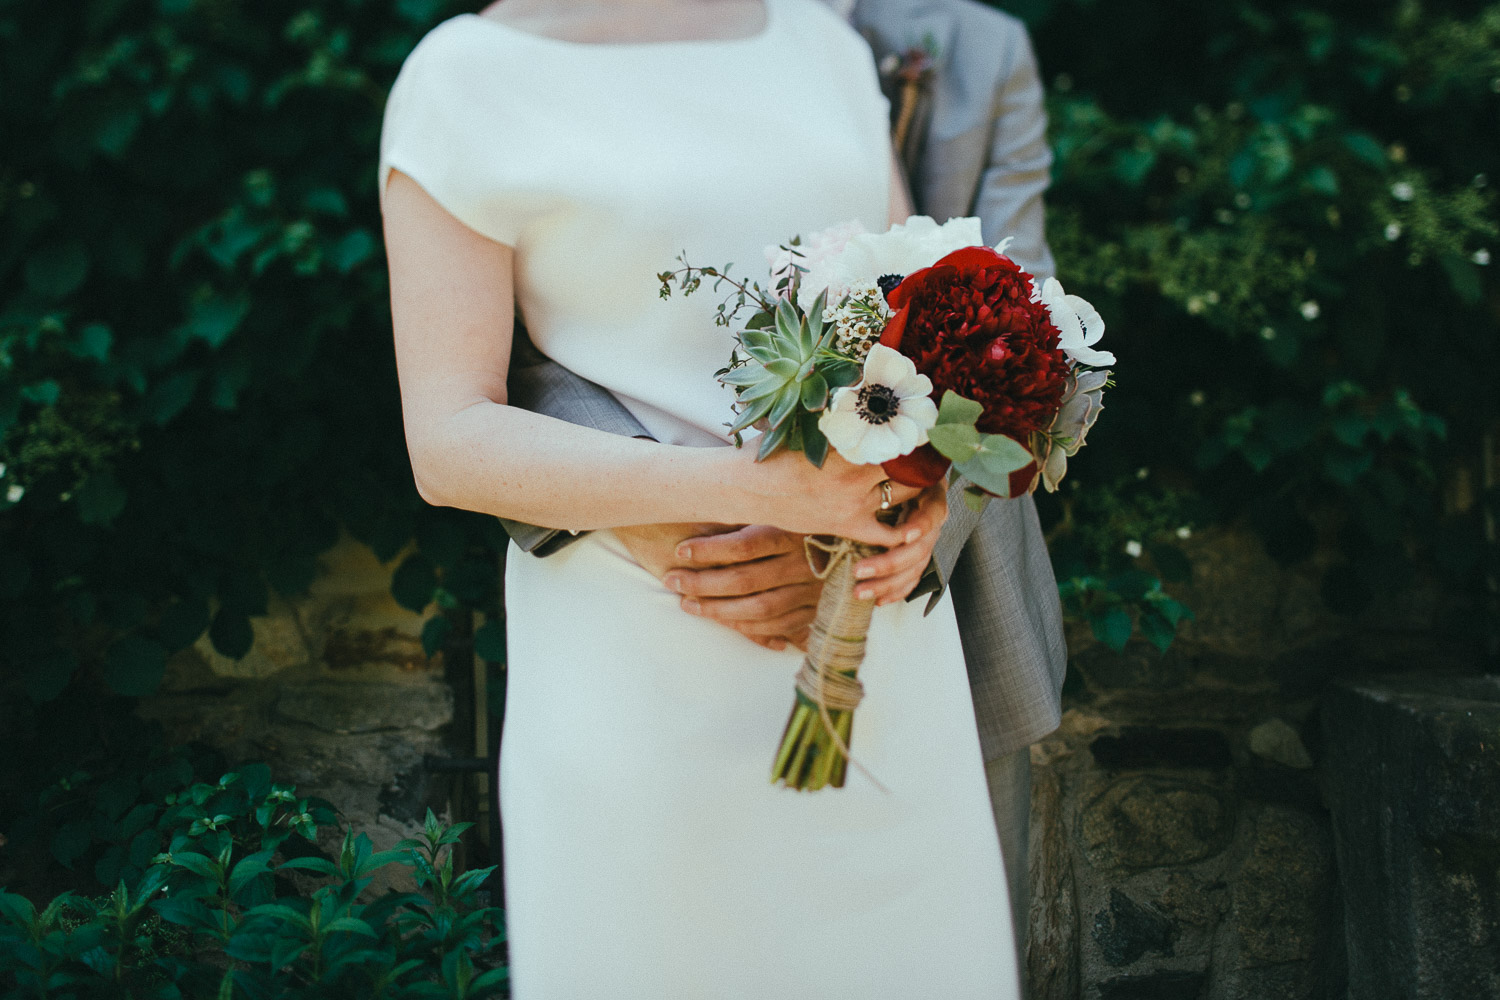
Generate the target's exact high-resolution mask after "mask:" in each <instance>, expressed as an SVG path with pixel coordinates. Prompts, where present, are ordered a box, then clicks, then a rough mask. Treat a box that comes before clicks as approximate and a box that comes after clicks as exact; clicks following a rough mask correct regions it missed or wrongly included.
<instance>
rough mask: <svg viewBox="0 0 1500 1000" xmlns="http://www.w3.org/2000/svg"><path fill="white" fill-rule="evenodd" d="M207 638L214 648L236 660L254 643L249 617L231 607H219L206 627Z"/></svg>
mask: <svg viewBox="0 0 1500 1000" xmlns="http://www.w3.org/2000/svg"><path fill="white" fill-rule="evenodd" d="M208 638H209V641H210V642H212V643H213V647H214V649H216V650H218V652H219V653H221V654H223V655H224V656H227V657H229V658H230V659H231V660H238V659H241V658H243V657H244V656H245V654H246V653H249V652H250V647H251V646H253V645H254V644H255V630H254V629H253V628H251V626H250V617H249V616H248V615H246V614H245V613H244V612H243V611H236V610H235V609H233V608H227V607H224V608H220V609H219V611H218V613H217V614H215V615H214V620H213V622H212V623H211V624H210V625H209V627H208Z"/></svg>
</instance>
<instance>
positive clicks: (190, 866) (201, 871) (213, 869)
mask: <svg viewBox="0 0 1500 1000" xmlns="http://www.w3.org/2000/svg"><path fill="white" fill-rule="evenodd" d="M172 864H174V865H176V866H177V867H178V868H186V869H187V870H188V871H190V872H192V873H193V874H194V875H197V876H199V877H201V878H206V879H208V880H209V881H210V882H213V883H215V884H217V883H218V881H219V869H218V866H217V865H216V864H215V862H214V859H213V858H210V857H209V856H208V855H206V854H199V853H197V852H196V851H176V852H174V853H173V854H172Z"/></svg>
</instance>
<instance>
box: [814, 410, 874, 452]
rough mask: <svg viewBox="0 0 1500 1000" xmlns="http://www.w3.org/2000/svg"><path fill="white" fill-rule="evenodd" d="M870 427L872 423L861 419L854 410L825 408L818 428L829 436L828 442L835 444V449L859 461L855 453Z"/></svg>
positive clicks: (824, 434) (819, 419)
mask: <svg viewBox="0 0 1500 1000" xmlns="http://www.w3.org/2000/svg"><path fill="white" fill-rule="evenodd" d="M869 429H870V425H869V424H867V423H865V422H864V421H863V420H861V419H859V416H858V414H856V413H854V412H853V411H852V410H845V411H836V410H824V411H823V415H822V416H820V417H819V418H818V430H820V431H822V432H823V436H824V437H826V438H828V443H829V444H831V445H833V447H834V450H835V451H837V452H838V453H839V454H840V455H843V456H844V457H845V458H847V459H849V461H851V462H856V463H857V461H858V460H857V459H855V458H854V455H855V454H856V453H857V452H858V451H859V447H860V443H861V442H862V441H864V437H865V432H866V431H868V430H869Z"/></svg>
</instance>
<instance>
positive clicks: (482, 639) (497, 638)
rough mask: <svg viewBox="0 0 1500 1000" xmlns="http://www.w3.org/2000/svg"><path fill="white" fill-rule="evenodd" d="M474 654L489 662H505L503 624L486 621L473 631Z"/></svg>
mask: <svg viewBox="0 0 1500 1000" xmlns="http://www.w3.org/2000/svg"><path fill="white" fill-rule="evenodd" d="M474 655H475V656H477V657H479V658H480V659H482V660H488V661H489V662H491V663H504V662H505V625H504V624H503V623H501V622H498V621H487V622H485V623H484V624H483V625H481V626H479V628H478V629H477V630H475V632H474Z"/></svg>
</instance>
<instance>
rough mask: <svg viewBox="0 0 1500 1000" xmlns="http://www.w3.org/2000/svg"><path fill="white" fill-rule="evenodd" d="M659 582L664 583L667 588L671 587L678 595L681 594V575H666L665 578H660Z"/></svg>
mask: <svg viewBox="0 0 1500 1000" xmlns="http://www.w3.org/2000/svg"><path fill="white" fill-rule="evenodd" d="M661 582H662V583H665V584H666V585H667V586H668V587H671V588H672V589H673V590H675V591H677V592H678V593H679V594H680V593H682V574H680V573H668V574H667V575H666V576H664V577H662V578H661Z"/></svg>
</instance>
